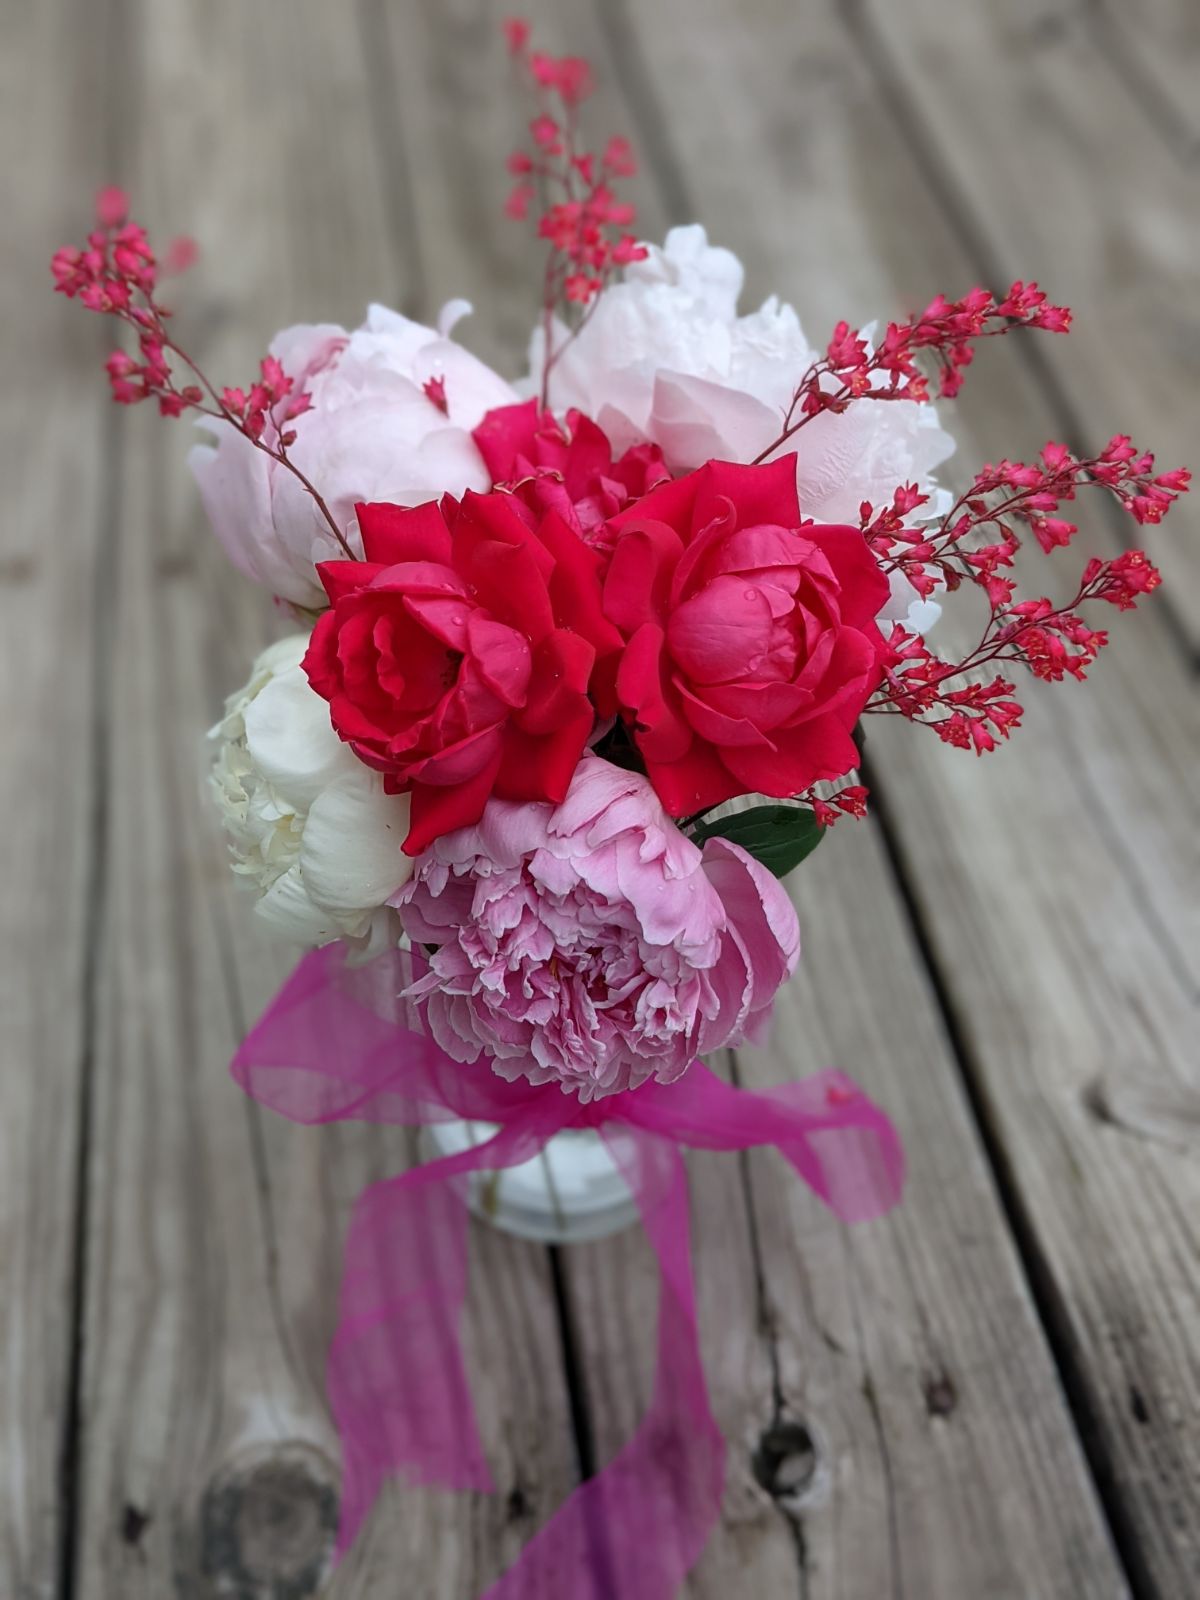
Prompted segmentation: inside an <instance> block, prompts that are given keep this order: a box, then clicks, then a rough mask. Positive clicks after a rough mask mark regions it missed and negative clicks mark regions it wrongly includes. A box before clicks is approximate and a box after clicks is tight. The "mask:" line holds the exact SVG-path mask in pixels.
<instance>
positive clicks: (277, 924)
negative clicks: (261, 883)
mask: <svg viewBox="0 0 1200 1600" xmlns="http://www.w3.org/2000/svg"><path fill="white" fill-rule="evenodd" d="M254 909H255V912H256V913H257V914H258V916H260V917H261V918H262V919H263V921H264V922H265V923H266V924H267V926H268V927H269V928H270V930H271V932H272V933H274V934H276V935H277V936H278V937H279V938H281V939H292V940H294V941H295V942H296V943H297V944H328V943H329V941H330V940H331V939H336V938H337V937H338V934H339V933H340V931H341V930H340V929H339V928H338V926H337V923H336V922H335V921H334V919H333V918H332V917H331V916H330V915H329V914H328V913H327V912H325V911H322V910H321V909H320V907H319V906H316V905H314V903H313V901H312V900H311V899H310V897H309V895H308V894H307V892H306V891H305V888H304V880H303V879H302V878H301V876H300V868H299V867H298V866H295V867H290V868H289V869H288V871H287V872H285V873H284V874H283V876H282V877H281V878H277V879H276V880H275V882H274V883H273V884H272V885H271V887H270V888H269V889H268V890H267V892H266V894H265V895H263V897H262V899H261V900H260V901H259V902H258V904H257V905H256V906H255V907H254Z"/></svg>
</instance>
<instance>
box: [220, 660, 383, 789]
mask: <svg viewBox="0 0 1200 1600" xmlns="http://www.w3.org/2000/svg"><path fill="white" fill-rule="evenodd" d="M244 721H245V725H246V748H247V749H248V750H249V752H250V756H251V759H252V760H253V762H254V764H255V766H256V767H258V769H259V771H260V772H261V773H262V774H263V776H264V777H265V778H266V780H267V782H268V783H270V784H272V785H273V786H274V787H275V788H276V789H277V790H278V791H279V793H280V794H281V795H282V796H283V797H284V798H285V799H287V800H289V801H290V802H291V803H292V804H293V805H295V806H306V805H310V804H311V803H312V801H314V800H315V799H316V798H317V796H318V795H319V794H320V792H321V790H322V789H324V788H326V787H327V785H328V784H330V783H332V782H333V780H334V778H336V777H339V776H340V775H341V774H342V773H343V772H345V771H346V770H347V769H348V767H357V766H358V764H359V763H358V759H357V757H356V756H355V755H354V753H353V752H352V751H351V750H350V749H349V747H348V746H347V745H344V744H343V743H342V741H341V740H340V739H339V738H338V736H337V734H336V733H334V731H333V727H332V725H331V723H330V721H329V706H328V704H327V703H326V702H325V701H324V700H322V699H321V696H320V695H319V694H317V693H316V691H315V690H314V689H313V688H312V686H311V685H310V684H309V681H308V679H307V678H306V677H305V676H304V673H303V672H302V671H301V669H300V668H299V667H292V668H291V669H289V670H288V671H287V672H283V673H281V674H280V675H279V677H277V678H272V679H271V681H270V683H268V684H267V685H266V686H265V687H264V688H263V689H261V690H260V691H259V693H258V694H257V695H255V697H254V699H253V700H252V701H251V702H250V704H249V705H248V706H247V707H246V710H245V712H244Z"/></svg>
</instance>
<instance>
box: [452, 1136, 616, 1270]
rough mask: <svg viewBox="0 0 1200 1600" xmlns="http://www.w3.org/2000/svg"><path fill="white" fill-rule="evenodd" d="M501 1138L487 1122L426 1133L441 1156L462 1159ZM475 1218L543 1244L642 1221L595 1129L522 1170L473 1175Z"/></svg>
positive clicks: (466, 1185)
mask: <svg viewBox="0 0 1200 1600" xmlns="http://www.w3.org/2000/svg"><path fill="white" fill-rule="evenodd" d="M495 1132H496V1128H495V1126H494V1124H492V1123H488V1122H435V1123H431V1124H429V1125H428V1126H427V1127H426V1128H425V1130H424V1137H425V1144H426V1149H427V1151H428V1153H429V1154H431V1155H434V1156H446V1155H455V1154H457V1153H458V1152H459V1151H462V1150H467V1149H470V1148H471V1147H472V1146H474V1145H477V1144H482V1143H483V1141H484V1140H485V1139H489V1138H491V1136H492V1134H493V1133H495ZM459 1182H460V1185H461V1188H462V1191H463V1194H464V1198H465V1200H466V1202H467V1205H468V1206H469V1207H470V1209H471V1211H472V1212H473V1213H474V1215H475V1216H477V1217H479V1218H480V1219H481V1220H482V1221H484V1222H488V1223H490V1224H491V1225H492V1227H494V1228H499V1229H501V1231H502V1232H504V1233H512V1234H515V1235H516V1236H517V1237H518V1238H520V1239H535V1240H538V1241H539V1242H541V1243H543V1244H570V1243H574V1242H577V1241H579V1240H584V1239H602V1238H604V1237H606V1236H607V1235H608V1234H610V1233H618V1232H619V1231H620V1230H621V1229H622V1228H626V1227H628V1226H629V1224H630V1223H631V1222H635V1221H636V1220H637V1215H638V1211H637V1204H636V1202H635V1201H634V1198H633V1195H632V1193H631V1192H630V1189H629V1185H628V1184H627V1183H626V1182H625V1179H624V1178H623V1177H622V1175H621V1172H620V1169H619V1168H618V1166H617V1164H616V1162H615V1161H614V1160H613V1158H612V1156H611V1155H610V1154H609V1150H608V1147H607V1145H606V1144H605V1143H604V1141H603V1139H602V1138H601V1137H600V1135H599V1134H598V1133H597V1132H596V1131H595V1130H594V1129H592V1128H567V1129H564V1130H563V1131H562V1132H561V1133H556V1134H555V1135H554V1137H553V1138H552V1139H550V1141H549V1142H548V1143H547V1145H546V1147H545V1149H544V1150H542V1151H540V1152H539V1154H538V1155H536V1156H534V1157H533V1158H532V1160H529V1161H524V1162H522V1163H521V1164H520V1165H519V1166H515V1167H505V1168H502V1169H501V1170H500V1171H499V1172H473V1173H470V1174H469V1175H467V1176H464V1177H463V1178H462V1179H460V1180H459Z"/></svg>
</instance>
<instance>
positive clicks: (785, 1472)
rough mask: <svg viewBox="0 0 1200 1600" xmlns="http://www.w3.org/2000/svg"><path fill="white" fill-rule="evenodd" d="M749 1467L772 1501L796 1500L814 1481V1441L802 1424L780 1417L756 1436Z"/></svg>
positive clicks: (815, 1466) (815, 1454)
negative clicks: (756, 1439) (756, 1441)
mask: <svg viewBox="0 0 1200 1600" xmlns="http://www.w3.org/2000/svg"><path fill="white" fill-rule="evenodd" d="M750 1467H751V1471H752V1472H753V1473H754V1477H755V1479H756V1481H757V1482H758V1483H759V1484H761V1485H762V1487H763V1488H764V1489H765V1490H766V1491H767V1493H768V1494H769V1495H770V1496H771V1497H772V1499H775V1500H779V1501H783V1502H789V1501H795V1500H798V1499H799V1498H800V1497H801V1496H802V1495H803V1494H804V1493H805V1491H806V1490H808V1489H810V1488H811V1487H812V1485H813V1483H814V1481H815V1479H816V1475H817V1446H816V1442H815V1440H814V1439H813V1436H812V1434H811V1433H810V1432H809V1430H808V1428H807V1427H805V1425H804V1423H803V1422H790V1421H787V1420H786V1419H784V1418H779V1419H778V1420H777V1421H775V1422H773V1423H771V1425H770V1427H768V1428H764V1430H763V1431H762V1433H761V1434H760V1435H759V1438H758V1444H757V1445H756V1447H755V1449H754V1453H753V1454H752V1456H751V1458H750Z"/></svg>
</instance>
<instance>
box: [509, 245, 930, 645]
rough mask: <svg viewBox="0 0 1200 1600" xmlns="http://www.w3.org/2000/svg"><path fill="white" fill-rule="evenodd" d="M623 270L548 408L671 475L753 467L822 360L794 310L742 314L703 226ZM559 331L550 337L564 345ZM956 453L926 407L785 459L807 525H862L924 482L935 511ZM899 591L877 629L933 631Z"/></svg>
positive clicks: (770, 307) (876, 420)
mask: <svg viewBox="0 0 1200 1600" xmlns="http://www.w3.org/2000/svg"><path fill="white" fill-rule="evenodd" d="M649 252H650V253H649V255H648V257H647V259H646V260H644V261H639V262H635V263H634V264H632V265H631V266H629V267H627V268H626V271H625V278H624V281H623V282H622V283H619V284H614V285H613V286H612V287H610V288H609V289H607V290H606V291H605V293H604V294H603V295H602V296H601V298H600V300H599V303H598V304H597V306H596V308H595V310H594V311H593V313H592V314H591V316H590V317H589V318H588V321H587V322H586V324H585V325H584V327H583V329H582V331H581V332H580V333H579V334H578V336H577V337H576V338H575V339H574V340H572V342H571V343H570V344H569V345H568V346H567V347H566V348H565V349H564V350H563V352H562V354H561V355H560V356H559V358H558V359H557V360H556V362H555V364H554V369H553V373H552V377H551V398H552V400H553V402H554V405H555V408H556V409H557V410H560V411H561V410H565V409H566V408H568V407H571V406H576V407H578V408H579V409H580V410H581V411H583V412H585V413H586V414H587V415H588V416H590V417H593V418H594V419H595V421H596V422H598V423H599V425H600V426H601V427H602V428H603V429H604V431H605V433H607V434H608V436H609V438H610V439H611V440H612V443H613V448H614V450H615V451H621V450H624V449H626V448H627V447H628V446H629V445H631V444H634V443H636V442H638V441H639V440H642V439H651V440H653V441H654V442H655V443H656V444H658V445H659V446H661V448H662V451H663V454H664V456H665V457H666V460H667V464H668V466H669V467H670V468H671V470H672V471H673V472H676V473H679V472H686V471H690V470H692V469H693V468H695V467H699V466H702V465H703V464H704V462H706V461H709V460H712V459H718V460H724V461H752V460H754V458H755V457H756V456H757V455H758V454H759V453H760V451H762V450H764V449H765V448H766V447H767V446H768V445H769V444H770V443H771V441H772V440H773V439H775V438H777V437H778V434H779V431H780V427H781V423H782V418H783V415H784V413H785V411H786V410H787V408H788V405H789V404H790V402H791V398H792V395H793V393H794V392H795V387H796V384H797V382H798V381H799V379H800V378H801V376H802V375H803V374H804V372H805V370H806V369H807V368H808V366H809V365H810V364H811V363H812V362H813V361H814V360H816V359H818V357H819V355H820V352H819V351H816V350H814V349H813V348H812V347H811V346H810V345H809V343H808V341H807V340H806V339H805V337H804V334H803V332H802V330H801V327H800V322H799V319H798V317H797V316H796V313H795V311H794V310H793V309H792V307H791V306H790V305H786V304H783V303H781V302H780V301H779V300H778V299H776V298H775V297H774V296H772V298H771V299H769V300H767V301H765V302H764V303H763V305H762V306H761V307H760V308H759V310H757V311H754V312H751V313H750V314H749V315H747V316H738V314H737V302H738V297H739V295H740V294H741V290H742V282H743V278H744V272H743V269H742V264H741V262H740V261H739V260H738V258H737V257H736V256H735V255H734V254H733V253H732V252H731V251H729V250H724V249H720V248H717V247H715V246H713V245H710V244H709V242H708V237H707V235H706V233H705V231H704V229H703V228H702V227H700V226H698V225H694V226H692V227H686V228H672V230H671V231H670V233H668V235H667V238H666V243H665V245H664V246H663V247H662V248H661V249H660V248H658V247H657V246H653V245H652V246H649ZM565 334H566V330H565V328H563V327H562V326H561V325H559V326H558V327H557V328H556V330H555V333H554V339H555V341H556V342H557V341H558V340H560V339H562V338H564V337H565ZM543 361H544V338H543V334H542V330H541V329H540V328H539V329H538V330H536V331H535V333H534V335H533V340H532V343H531V345H530V364H531V368H532V371H531V376H530V379H529V381H528V385H527V387H529V388H530V389H531V390H532V391H534V392H537V391H539V390H540V385H541V378H542V366H543ZM953 449H954V441H953V439H952V438H951V437H950V435H949V434H947V433H945V432H944V431H943V430H942V428H941V427H940V426H939V424H938V419H937V413H936V412H935V410H934V408H933V407H932V406H930V405H917V404H916V403H915V402H914V403H912V404H910V403H908V402H896V403H888V404H887V405H882V404H880V405H871V404H870V403H869V402H866V401H863V402H861V403H859V404H857V405H852V406H851V407H850V408H849V410H848V411H846V412H845V413H843V415H841V416H833V415H832V414H828V415H825V416H822V417H818V418H816V419H815V420H814V421H812V422H810V423H808V424H806V426H805V427H804V428H803V429H802V430H801V431H800V432H799V433H798V434H797V435H796V436H795V437H794V438H793V439H792V440H789V441H788V443H787V444H786V445H785V446H783V448H782V450H781V451H780V454H783V453H785V452H786V451H788V450H795V451H796V457H797V460H796V479H797V487H798V489H799V494H800V507H801V510H802V511H803V512H804V514H805V516H810V517H815V518H816V519H817V520H818V521H820V522H849V523H853V524H857V522H858V517H859V506H860V504H861V503H862V501H864V500H870V501H871V503H872V504H873V505H876V506H883V505H887V504H889V503H890V501H891V498H892V492H893V490H894V489H895V488H896V487H897V485H898V484H901V483H916V484H919V485H920V487H921V489H922V491H923V492H924V493H926V494H929V495H930V496H931V502H930V507H929V508H927V509H928V510H930V511H931V512H936V511H940V509H942V508H943V507H944V505H945V503H946V499H947V497H946V496H945V494H944V492H943V491H940V490H938V488H937V485H936V483H935V482H934V479H933V476H932V474H933V471H934V469H935V468H936V467H937V466H938V465H939V463H941V462H942V461H944V460H945V459H946V458H947V456H949V455H950V454H951V452H952V451H953ZM939 609H940V608H939V607H938V606H937V605H936V604H934V603H933V602H929V601H922V600H920V599H919V597H918V596H917V595H916V591H915V590H913V588H912V586H911V585H910V584H909V583H908V581H907V580H906V579H902V578H901V579H898V580H897V581H896V582H894V583H893V595H892V601H891V603H890V604H889V605H888V606H887V607H886V608H885V609H884V611H883V612H882V613H881V620H882V621H883V622H885V623H886V622H890V621H892V620H895V619H901V620H902V619H904V618H905V617H907V618H908V619H909V623H910V626H916V627H920V628H922V629H924V628H927V627H929V626H931V625H932V622H933V621H935V620H936V618H937V615H938V614H939Z"/></svg>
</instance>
